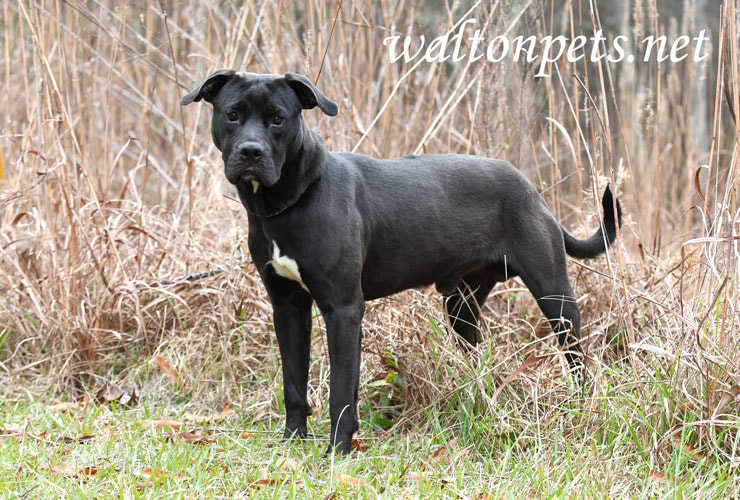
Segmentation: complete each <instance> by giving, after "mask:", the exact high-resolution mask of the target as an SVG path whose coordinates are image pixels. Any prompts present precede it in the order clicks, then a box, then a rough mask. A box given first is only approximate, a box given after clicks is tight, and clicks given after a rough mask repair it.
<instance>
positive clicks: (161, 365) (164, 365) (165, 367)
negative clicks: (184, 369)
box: [152, 356, 178, 382]
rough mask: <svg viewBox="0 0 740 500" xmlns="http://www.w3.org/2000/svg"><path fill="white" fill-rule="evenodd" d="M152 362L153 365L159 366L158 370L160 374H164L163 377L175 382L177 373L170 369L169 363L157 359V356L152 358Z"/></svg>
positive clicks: (159, 358)
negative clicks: (160, 371)
mask: <svg viewBox="0 0 740 500" xmlns="http://www.w3.org/2000/svg"><path fill="white" fill-rule="evenodd" d="M152 360H153V361H154V362H155V363H157V365H158V366H159V368H160V370H162V373H164V374H165V375H167V376H168V377H169V378H171V379H172V381H173V382H177V379H178V375H177V372H176V371H175V369H174V368H172V367H171V366H170V365H169V363H167V361H165V360H164V359H162V358H161V357H159V356H154V357H153V358H152Z"/></svg>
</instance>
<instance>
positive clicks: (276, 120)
mask: <svg viewBox="0 0 740 500" xmlns="http://www.w3.org/2000/svg"><path fill="white" fill-rule="evenodd" d="M283 121H284V119H283V117H282V116H278V115H275V116H273V117H272V124H273V125H282V124H283Z"/></svg>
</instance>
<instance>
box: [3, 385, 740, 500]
mask: <svg viewBox="0 0 740 500" xmlns="http://www.w3.org/2000/svg"><path fill="white" fill-rule="evenodd" d="M607 376H609V377H617V376H618V374H616V373H612V374H609V375H607ZM471 387H472V386H471V385H467V386H463V387H461V389H460V391H459V392H458V393H456V394H455V395H454V396H453V398H451V401H450V403H449V404H448V405H447V407H446V408H445V409H444V410H443V411H421V412H419V413H417V416H416V417H413V416H412V417H409V419H410V420H411V422H410V425H398V426H395V427H393V428H391V429H390V430H389V431H387V432H379V431H378V430H377V426H376V425H373V421H372V415H367V414H364V413H361V420H362V424H361V427H362V429H361V433H360V442H361V443H362V445H363V448H364V447H367V449H364V450H363V451H355V452H353V454H352V455H350V456H349V457H334V458H333V459H332V458H331V457H325V456H324V452H325V450H326V435H327V429H328V425H329V423H328V416H327V415H326V411H322V412H321V413H320V414H318V415H316V416H315V417H314V418H313V419H311V420H310V429H309V432H310V433H311V436H312V437H311V438H310V439H307V440H304V441H301V442H295V443H291V444H278V441H277V437H278V436H279V434H280V431H281V423H280V422H278V421H276V420H275V419H274V418H273V417H267V418H264V419H261V420H253V419H252V418H251V415H250V414H249V412H248V411H243V410H240V409H239V408H236V407H235V408H234V411H233V413H232V414H231V415H229V416H227V417H226V418H224V419H222V420H219V421H215V422H212V423H210V424H196V423H193V422H190V421H189V420H188V419H187V418H186V417H185V416H184V414H185V410H184V408H183V407H182V406H180V407H178V406H174V405H172V404H170V405H168V406H166V407H165V406H162V405H161V404H160V403H156V402H153V403H152V402H147V401H146V397H144V398H143V400H141V401H140V402H139V403H138V404H137V405H135V406H133V407H123V406H117V405H115V404H113V405H100V404H96V403H91V404H90V405H89V406H88V407H87V409H86V410H85V409H84V407H81V408H78V409H76V410H70V411H63V412H62V411H50V409H49V404H48V403H49V402H48V401H45V400H37V401H35V402H32V403H28V402H5V403H3V404H2V406H1V407H0V412H1V413H0V428H1V429H2V430H3V434H2V435H0V494H1V495H2V496H3V497H6V498H7V497H10V498H27V497H32V498H35V497H41V498H58V497H62V496H64V497H71V498H92V497H119V498H172V497H181V496H182V497H194V496H199V497H205V498H209V497H234V496H238V497H243V496H247V497H256V498H377V497H382V498H394V499H395V498H523V497H528V498H532V497H535V498H603V497H609V498H615V497H638V498H642V497H645V498H654V497H657V498H684V497H685V498H695V497H702V498H729V497H732V496H733V495H734V494H736V492H737V491H738V487H740V479H738V477H737V475H736V473H735V471H734V470H732V469H731V468H730V466H729V465H726V464H723V463H722V461H721V460H719V459H717V458H714V457H712V456H710V455H709V454H706V453H704V454H703V455H701V456H698V455H697V456H695V457H693V458H692V457H689V456H688V455H687V454H686V452H685V450H684V448H683V445H684V443H692V436H691V434H690V432H689V431H690V428H691V427H690V426H685V427H683V431H680V432H678V433H677V434H676V436H675V437H674V439H673V440H670V439H666V436H667V435H669V434H670V430H669V429H666V428H664V427H665V425H666V422H667V416H666V415H665V414H664V410H663V409H662V407H663V405H662V403H661V402H660V401H656V402H655V403H654V404H648V405H646V404H644V401H643V402H641V401H640V400H638V399H637V396H634V397H631V396H630V395H629V393H630V391H628V390H625V388H624V387H621V388H619V389H614V391H615V392H617V391H618V392H619V395H618V396H613V395H610V394H609V391H607V393H605V394H604V396H603V397H601V398H585V399H583V400H578V399H576V398H575V397H573V398H568V399H566V400H565V401H564V402H562V404H559V405H557V406H547V405H542V406H541V407H540V408H538V409H537V410H536V411H533V412H532V414H533V415H536V416H537V418H535V419H534V420H530V421H524V420H523V419H520V418H518V415H517V414H516V413H515V412H514V411H512V410H507V406H509V407H510V406H511V403H512V401H510V400H509V399H508V398H507V397H501V399H500V402H499V404H500V406H497V407H496V408H495V409H494V410H493V411H487V412H482V415H480V417H478V416H477V415H476V412H477V410H476V408H475V406H476V401H475V400H478V402H479V400H480V399H482V398H481V397H477V396H475V395H473V397H472V398H471V397H470V390H471ZM466 394H467V395H468V404H466V402H465V400H466ZM162 418H167V419H172V420H175V421H179V422H181V423H183V424H184V427H183V428H181V429H180V432H182V431H185V430H187V431H200V432H203V435H204V436H205V437H206V438H207V440H208V442H205V443H188V442H186V441H183V440H180V439H175V440H173V439H171V438H170V437H169V436H168V435H167V432H168V431H170V430H168V429H166V428H163V429H158V428H152V427H151V425H149V424H147V421H148V420H156V419H162ZM682 418H683V420H684V421H685V422H689V421H690V420H691V419H692V418H695V416H692V415H683V416H682ZM674 420H675V417H674ZM674 428H675V426H674ZM11 431H16V432H17V433H19V434H20V435H15V436H11V435H9V433H10V432H11ZM171 432H174V433H177V432H178V431H171ZM245 433H246V434H245ZM83 436H92V438H90V439H89V440H85V441H79V442H64V438H69V439H68V440H67V441H75V440H77V439H78V438H80V437H83ZM274 444H277V446H271V445H274ZM694 444H695V443H694ZM682 450H683V451H682ZM91 468H93V469H91ZM86 472H87V473H86ZM660 477H663V478H664V482H661V481H660V480H659V478H660ZM333 492H337V493H338V496H335V497H331V496H330V495H331V494H332V493H333Z"/></svg>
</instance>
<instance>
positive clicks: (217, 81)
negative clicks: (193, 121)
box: [180, 69, 236, 106]
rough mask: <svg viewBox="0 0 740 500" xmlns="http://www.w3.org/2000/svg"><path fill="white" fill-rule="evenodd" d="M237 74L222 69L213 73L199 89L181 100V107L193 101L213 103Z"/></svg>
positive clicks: (230, 70)
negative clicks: (220, 91) (222, 88)
mask: <svg viewBox="0 0 740 500" xmlns="http://www.w3.org/2000/svg"><path fill="white" fill-rule="evenodd" d="M235 74H236V71H234V70H233V69H221V70H218V71H216V72H215V73H211V74H210V75H208V78H206V79H205V80H203V82H202V83H201V84H200V85H198V87H197V88H195V89H194V90H193V91H192V92H190V93H189V94H188V95H186V96H185V97H183V98H182V99H181V100H180V106H186V105H188V104H190V103H191V102H193V101H200V100H201V99H205V100H206V101H208V102H213V99H214V98H215V97H216V95H217V94H218V91H219V90H221V87H223V86H224V85H225V84H226V82H228V81H229V80H230V79H231V77H232V76H234V75H235Z"/></svg>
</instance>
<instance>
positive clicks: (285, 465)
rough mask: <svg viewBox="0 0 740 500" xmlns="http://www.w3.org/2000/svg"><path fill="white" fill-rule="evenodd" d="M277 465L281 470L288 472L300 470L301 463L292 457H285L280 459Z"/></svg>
mask: <svg viewBox="0 0 740 500" xmlns="http://www.w3.org/2000/svg"><path fill="white" fill-rule="evenodd" d="M275 467H277V469H278V470H279V471H280V472H287V471H289V470H298V469H299V468H300V467H301V464H299V463H298V462H296V461H295V460H293V459H292V458H288V457H283V458H280V459H278V461H277V463H276V464H275Z"/></svg>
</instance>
